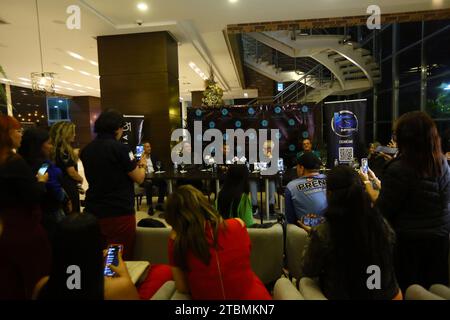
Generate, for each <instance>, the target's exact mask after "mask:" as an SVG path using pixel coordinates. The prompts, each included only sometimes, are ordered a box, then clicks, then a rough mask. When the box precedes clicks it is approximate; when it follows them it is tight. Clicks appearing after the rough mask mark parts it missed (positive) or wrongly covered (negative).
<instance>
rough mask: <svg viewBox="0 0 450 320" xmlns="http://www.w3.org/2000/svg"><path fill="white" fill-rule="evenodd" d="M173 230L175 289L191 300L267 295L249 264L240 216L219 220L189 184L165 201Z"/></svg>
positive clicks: (247, 241) (265, 297)
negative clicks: (189, 295)
mask: <svg viewBox="0 0 450 320" xmlns="http://www.w3.org/2000/svg"><path fill="white" fill-rule="evenodd" d="M166 220H167V222H168V223H169V224H170V225H171V226H172V228H173V231H172V232H171V236H170V239H169V260H170V262H171V265H172V273H173V278H174V280H175V285H176V288H177V290H178V291H179V292H181V293H190V294H191V296H192V298H193V299H194V300H211V299H214V300H219V299H224V300H226V299H227V300H228V299H231V300H268V299H271V297H270V294H269V293H268V291H267V289H266V288H265V287H264V285H263V283H262V282H261V280H260V279H259V278H258V277H257V276H256V275H255V273H254V272H253V271H252V269H251V265H250V245H251V244H250V237H249V235H248V233H247V229H246V228H245V224H244V221H242V220H241V219H227V220H223V219H222V217H221V216H220V215H219V213H218V212H217V211H216V210H215V209H214V207H213V206H212V205H211V204H210V203H209V202H208V199H207V198H206V197H205V196H204V195H203V193H201V192H200V191H199V190H197V189H195V188H194V187H193V186H191V185H185V186H182V187H179V188H178V189H177V190H176V191H175V192H174V193H172V194H171V195H170V196H169V198H168V200H167V208H166Z"/></svg>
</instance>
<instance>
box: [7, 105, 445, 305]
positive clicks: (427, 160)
mask: <svg viewBox="0 0 450 320" xmlns="http://www.w3.org/2000/svg"><path fill="white" fill-rule="evenodd" d="M123 126H124V118H123V115H122V114H120V113H119V112H117V111H114V110H107V111H104V112H103V113H102V114H101V115H100V116H99V117H98V118H97V120H96V122H95V126H94V131H95V133H96V134H97V137H96V138H95V139H94V140H93V141H92V142H90V143H89V144H88V145H87V146H85V147H84V148H83V149H82V150H81V152H78V150H76V149H74V148H73V146H72V143H73V142H74V140H75V125H74V124H73V123H70V122H59V123H56V124H54V125H53V126H52V127H51V128H50V130H49V131H47V130H44V129H41V128H31V129H28V130H26V131H25V132H24V130H23V129H22V127H21V125H20V123H19V122H18V121H17V120H16V119H15V118H13V117H10V116H4V115H1V116H0V250H1V251H2V256H3V259H2V261H1V263H0V299H31V298H34V299H44V300H45V299H139V298H143V294H142V291H140V288H137V287H136V286H135V285H134V284H133V283H132V281H131V279H130V276H129V274H128V271H127V268H126V266H125V264H124V260H132V259H133V247H134V242H135V236H136V217H135V207H134V186H135V184H137V185H141V186H142V187H144V188H145V190H146V195H147V203H148V214H149V215H153V214H154V209H153V204H152V197H153V187H154V186H157V187H158V204H157V207H156V209H158V210H164V214H165V219H166V222H167V223H168V224H169V225H170V226H171V227H172V231H171V234H170V240H169V243H168V253H169V260H170V269H169V266H165V268H166V269H165V270H166V271H167V270H169V274H168V275H167V272H166V274H165V275H164V276H162V277H158V275H155V273H153V274H152V273H150V274H149V276H148V277H147V278H146V280H145V282H144V284H143V285H142V286H143V287H146V286H147V287H148V286H149V283H153V284H154V283H158V284H159V285H161V284H162V283H164V281H165V280H168V279H173V280H174V281H175V284H176V288H177V290H178V291H179V292H180V293H189V294H190V295H191V297H192V298H193V299H234V300H240V299H258V300H265V299H271V296H270V293H269V291H268V290H267V288H266V287H265V286H264V284H263V283H262V282H261V281H260V279H259V278H258V277H257V276H256V275H255V273H254V272H253V271H252V269H251V264H250V252H251V246H250V238H249V235H248V232H247V228H249V227H252V226H255V221H254V219H253V218H254V213H255V206H256V205H257V199H256V193H257V190H255V186H254V185H252V182H251V181H250V180H249V170H248V168H247V166H246V165H245V164H237V165H228V166H226V175H225V179H224V181H223V183H222V188H221V190H220V192H219V193H218V194H217V195H216V197H215V200H214V202H211V201H209V199H208V197H207V196H205V194H204V193H203V192H202V190H199V189H202V188H203V186H202V185H200V186H198V185H193V183H191V181H189V180H186V181H181V182H180V183H179V185H178V187H177V188H176V189H175V190H174V191H173V192H172V193H171V194H170V195H167V185H166V183H165V182H164V181H162V180H155V179H154V180H149V179H146V176H148V175H149V174H152V173H153V172H155V171H156V170H155V169H157V170H161V169H163V167H162V164H161V162H160V161H159V160H158V158H157V157H156V156H154V155H153V154H152V152H151V144H150V143H149V142H145V143H144V153H143V154H142V156H141V157H140V159H136V157H135V155H134V154H133V152H131V151H130V149H129V148H128V146H127V145H124V144H123V143H121V142H120V141H119V140H120V138H121V136H122V133H123ZM391 143H392V144H395V146H396V148H397V149H398V152H397V153H396V154H392V155H388V154H385V153H382V152H379V151H377V150H378V148H377V147H378V145H377V144H376V143H374V144H372V145H371V146H370V148H369V152H368V161H369V167H370V169H369V170H368V171H367V172H365V171H363V170H359V171H356V170H355V169H354V168H352V167H350V166H347V165H339V166H336V167H334V168H332V169H331V170H330V171H327V172H326V174H324V173H321V171H320V168H321V167H322V162H321V160H320V157H319V156H320V154H319V153H318V152H316V151H314V150H313V149H312V143H311V141H310V140H309V139H305V140H304V141H303V151H302V152H301V153H299V154H297V155H296V175H297V177H296V178H293V179H292V181H290V182H289V183H288V184H287V186H286V187H285V195H284V196H285V201H286V209H285V218H286V223H287V224H293V225H295V226H297V227H299V228H303V229H304V230H306V231H307V232H308V234H309V238H310V240H309V243H308V245H307V246H306V247H305V249H304V250H303V252H302V248H299V253H298V254H299V255H303V259H302V261H303V263H302V269H301V274H302V275H303V276H307V277H313V278H316V277H317V278H318V279H319V284H320V288H321V289H322V291H323V293H324V294H325V296H326V297H327V298H329V299H402V295H403V293H404V292H405V290H406V288H408V286H410V285H412V284H420V285H422V286H424V287H429V286H430V285H432V284H435V283H441V284H446V285H447V284H448V281H449V279H448V276H449V275H448V271H449V265H448V255H449V234H450V207H449V201H450V184H449V182H450V171H449V165H448V163H447V159H446V157H445V156H444V154H443V152H442V148H441V142H440V137H439V134H438V131H437V128H436V125H435V123H434V122H433V120H432V119H431V118H430V117H429V116H428V115H426V114H425V113H423V112H410V113H406V114H404V115H402V116H401V117H400V118H399V119H398V120H397V121H396V123H395V126H394V137H393V141H392V142H391ZM264 146H265V147H264V152H265V154H266V156H267V157H269V158H270V157H271V148H272V144H271V142H270V141H268V143H266V144H265V145H264ZM186 148H187V147H186ZM226 152H227V151H226V148H224V150H223V153H224V154H225V153H226ZM79 159H80V160H81V162H82V163H83V167H84V175H85V178H86V180H87V181H88V183H89V188H88V190H87V191H86V196H85V201H84V211H83V213H82V212H81V211H82V210H81V205H80V193H83V192H84V190H82V188H81V187H80V185H81V183H82V182H83V177H82V176H81V175H80V174H79V173H78V170H77V169H78V168H77V163H78V160H79ZM196 187H197V188H196ZM269 191H270V192H269V195H267V196H268V197H269V198H270V200H269V203H270V204H271V205H272V207H271V210H273V205H274V203H275V200H274V198H275V197H274V195H275V193H276V189H275V186H271V187H270V189H269ZM166 196H167V200H166V201H165V202H164V200H165V197H166ZM108 244H121V245H122V246H123V253H122V254H119V259H118V265H117V266H113V265H112V266H110V268H111V269H112V270H113V271H114V273H115V276H114V277H109V276H104V273H103V270H104V267H105V258H104V252H103V250H104V249H105V248H106V247H107V246H108ZM30 261H33V263H32V264H31V265H30ZM71 265H76V266H79V267H80V268H81V269H83V270H85V272H86V273H85V274H84V276H83V277H82V280H81V281H82V282H81V283H82V285H81V287H82V288H83V289H82V290H70V289H68V288H67V284H66V281H67V267H68V266H71ZM372 265H375V266H378V267H379V268H380V270H381V289H380V290H369V289H368V287H367V285H366V279H367V267H368V266H372ZM152 268H153V266H152ZM157 287H158V286H156V288H157ZM145 298H149V297H148V296H145Z"/></svg>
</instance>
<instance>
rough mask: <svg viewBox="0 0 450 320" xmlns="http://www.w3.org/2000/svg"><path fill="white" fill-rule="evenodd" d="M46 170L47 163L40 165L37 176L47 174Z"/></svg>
mask: <svg viewBox="0 0 450 320" xmlns="http://www.w3.org/2000/svg"><path fill="white" fill-rule="evenodd" d="M47 170H48V163H44V164H42V166H41V167H40V168H39V171H38V173H39V175H41V176H42V175H44V174H45V173H46V172H47Z"/></svg>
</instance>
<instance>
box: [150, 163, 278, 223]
mask: <svg viewBox="0 0 450 320" xmlns="http://www.w3.org/2000/svg"><path fill="white" fill-rule="evenodd" d="M281 177H282V176H281V174H275V175H262V174H260V173H259V172H252V173H250V174H249V180H257V181H261V180H263V181H264V189H265V192H266V199H265V200H266V201H265V212H266V216H267V219H268V220H269V181H270V180H277V179H280V178H281ZM145 179H150V180H155V179H164V180H166V181H167V192H168V193H169V194H170V193H172V191H173V185H174V182H176V181H177V180H185V179H188V180H206V181H215V189H216V196H217V195H218V194H219V190H220V182H219V181H220V180H224V179H225V173H223V172H220V171H219V172H213V171H212V170H206V169H203V170H199V169H190V170H185V171H177V172H175V171H173V170H167V171H161V172H153V173H150V174H147V175H146V177H145Z"/></svg>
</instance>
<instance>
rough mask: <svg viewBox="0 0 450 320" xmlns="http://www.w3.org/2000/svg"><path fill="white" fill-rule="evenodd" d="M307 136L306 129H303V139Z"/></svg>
mask: <svg viewBox="0 0 450 320" xmlns="http://www.w3.org/2000/svg"><path fill="white" fill-rule="evenodd" d="M308 137H309V133H308V131H303V139H306V138H308Z"/></svg>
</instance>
